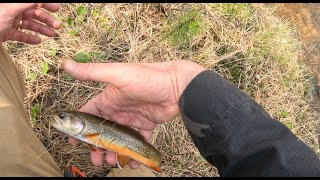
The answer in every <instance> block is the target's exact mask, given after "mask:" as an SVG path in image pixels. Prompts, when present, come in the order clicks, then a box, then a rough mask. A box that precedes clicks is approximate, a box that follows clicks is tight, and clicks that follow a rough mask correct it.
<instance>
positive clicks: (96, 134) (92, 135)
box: [83, 133, 101, 138]
mask: <svg viewBox="0 0 320 180" xmlns="http://www.w3.org/2000/svg"><path fill="white" fill-rule="evenodd" d="M100 134H101V133H95V134H83V136H85V137H88V138H95V137H97V136H99V135H100Z"/></svg>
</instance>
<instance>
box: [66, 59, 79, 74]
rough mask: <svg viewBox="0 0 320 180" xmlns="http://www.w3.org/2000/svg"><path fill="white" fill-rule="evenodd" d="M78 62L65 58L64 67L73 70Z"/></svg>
mask: <svg viewBox="0 0 320 180" xmlns="http://www.w3.org/2000/svg"><path fill="white" fill-rule="evenodd" d="M76 64H77V63H76V62H74V61H72V60H69V59H67V60H65V61H64V63H63V69H64V70H66V71H72V70H73V68H74V67H75V66H76Z"/></svg>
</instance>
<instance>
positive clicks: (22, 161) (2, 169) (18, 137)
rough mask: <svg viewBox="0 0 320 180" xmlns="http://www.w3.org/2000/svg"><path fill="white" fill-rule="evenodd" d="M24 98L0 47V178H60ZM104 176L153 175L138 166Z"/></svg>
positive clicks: (17, 74) (21, 84)
mask: <svg viewBox="0 0 320 180" xmlns="http://www.w3.org/2000/svg"><path fill="white" fill-rule="evenodd" d="M24 96H25V85H24V79H23V77H22V75H21V73H20V71H19V70H18V69H17V68H16V66H15V65H14V63H13V62H12V60H11V58H10V57H9V55H8V53H7V51H6V50H5V48H4V47H3V46H2V45H0V176H63V173H62V172H61V170H60V169H59V167H58V166H57V164H56V162H55V161H54V159H53V157H52V156H51V155H50V153H49V152H48V151H47V149H46V148H45V147H44V146H43V144H42V143H41V141H40V140H39V139H38V138H37V136H36V135H35V134H34V132H33V130H32V128H31V124H30V122H29V118H28V116H27V112H26V109H25V107H24V104H23V102H24ZM84 173H85V172H84ZM108 176H155V175H154V174H153V173H152V172H151V171H150V170H149V169H148V168H146V167H144V166H143V165H141V166H140V168H138V169H136V170H132V169H130V168H129V167H128V166H126V168H124V169H123V170H120V169H115V170H112V171H111V172H110V173H109V175H108Z"/></svg>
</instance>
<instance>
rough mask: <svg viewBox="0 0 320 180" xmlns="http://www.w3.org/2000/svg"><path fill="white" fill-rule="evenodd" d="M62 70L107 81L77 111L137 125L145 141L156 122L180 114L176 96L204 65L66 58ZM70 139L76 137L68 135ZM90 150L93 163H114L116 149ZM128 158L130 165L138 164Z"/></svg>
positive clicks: (93, 79) (87, 77)
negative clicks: (88, 60) (103, 87)
mask: <svg viewBox="0 0 320 180" xmlns="http://www.w3.org/2000/svg"><path fill="white" fill-rule="evenodd" d="M63 68H64V70H65V71H66V72H67V73H68V74H70V75H71V76H73V77H74V78H76V79H79V80H83V81H88V80H92V81H100V82H106V83H109V84H108V85H107V86H106V88H105V89H104V91H103V92H102V93H100V94H98V95H97V96H96V97H94V98H93V99H91V100H89V101H88V102H87V103H86V104H85V105H84V106H83V107H82V108H81V109H80V111H83V112H87V113H90V114H94V115H100V114H101V116H102V117H103V118H105V119H108V120H111V121H115V122H117V123H119V124H122V125H126V126H130V127H134V128H137V130H138V131H139V132H140V134H141V135H142V136H143V137H144V138H145V139H146V140H147V141H148V140H150V138H151V136H152V132H153V129H154V128H155V127H156V125H157V124H160V123H164V122H167V121H170V120H173V119H174V118H175V117H177V116H179V114H180V112H179V107H178V100H179V98H180V96H181V94H182V93H183V91H184V89H185V88H186V87H187V85H188V84H189V83H190V82H191V80H192V79H193V78H194V77H195V76H196V75H198V74H199V73H200V72H202V71H204V70H205V68H204V67H202V66H200V65H198V64H196V63H193V62H191V61H171V62H159V63H86V64H82V63H75V62H74V61H70V60H66V61H65V62H64V64H63ZM69 143H71V144H75V145H76V144H78V143H79V141H78V140H76V139H75V138H72V137H69ZM103 151H104V150H102V149H99V150H98V151H96V150H95V151H94V150H91V151H90V157H91V161H92V163H93V164H94V165H97V166H99V165H102V164H103V159H104V158H105V159H106V161H107V162H108V163H109V164H110V165H115V164H116V156H115V153H113V152H110V151H107V153H106V155H105V156H104V153H102V152H103ZM138 165H139V163H138V162H136V161H130V163H129V166H130V167H131V168H137V167H138Z"/></svg>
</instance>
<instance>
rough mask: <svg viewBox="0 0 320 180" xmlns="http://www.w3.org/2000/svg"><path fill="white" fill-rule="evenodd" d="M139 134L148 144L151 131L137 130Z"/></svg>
mask: <svg viewBox="0 0 320 180" xmlns="http://www.w3.org/2000/svg"><path fill="white" fill-rule="evenodd" d="M138 131H139V133H140V134H141V135H142V136H143V137H144V139H145V140H146V141H148V142H150V139H151V137H152V131H153V130H144V129H138Z"/></svg>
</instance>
